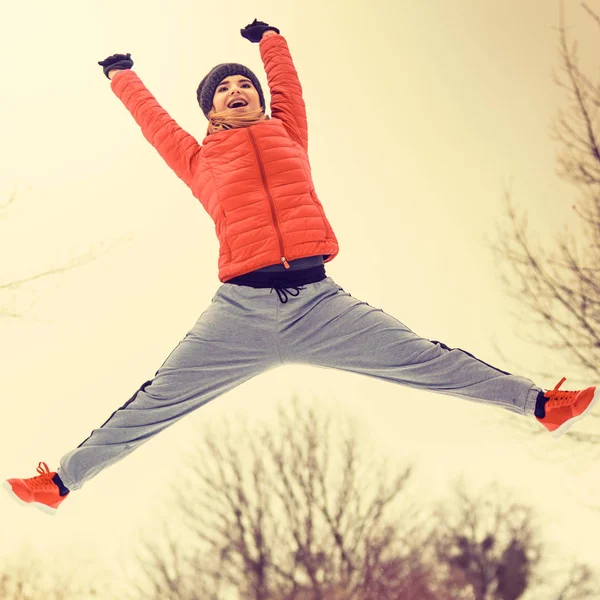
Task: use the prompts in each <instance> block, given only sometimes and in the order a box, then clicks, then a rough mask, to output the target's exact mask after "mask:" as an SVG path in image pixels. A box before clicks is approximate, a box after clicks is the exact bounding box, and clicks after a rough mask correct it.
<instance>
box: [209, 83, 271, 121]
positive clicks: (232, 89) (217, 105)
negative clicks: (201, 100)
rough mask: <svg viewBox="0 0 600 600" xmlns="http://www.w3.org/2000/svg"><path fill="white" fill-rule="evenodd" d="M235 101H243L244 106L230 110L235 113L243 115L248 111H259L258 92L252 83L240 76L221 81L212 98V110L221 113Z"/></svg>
mask: <svg viewBox="0 0 600 600" xmlns="http://www.w3.org/2000/svg"><path fill="white" fill-rule="evenodd" d="M235 100H243V101H245V102H246V106H243V107H241V108H234V109H232V110H233V111H234V112H236V113H240V114H242V113H244V112H246V111H250V110H257V109H260V99H259V97H258V92H257V91H256V88H255V87H254V85H253V84H252V82H251V81H250V80H249V79H248V78H246V77H243V76H242V75H232V76H231V77H226V78H225V79H223V81H221V83H220V84H219V85H218V86H217V89H216V90H215V95H214V97H213V108H214V110H215V111H216V112H221V111H223V110H226V109H227V108H229V107H230V104H232V103H233V102H234V101H235Z"/></svg>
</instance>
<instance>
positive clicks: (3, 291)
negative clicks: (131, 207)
mask: <svg viewBox="0 0 600 600" xmlns="http://www.w3.org/2000/svg"><path fill="white" fill-rule="evenodd" d="M15 198H16V194H15V193H14V192H13V193H12V194H11V195H10V197H9V198H8V200H7V201H6V202H4V203H3V204H0V217H5V216H6V215H7V213H8V209H9V208H10V207H11V206H12V205H13V203H14V201H15ZM122 241H124V239H122V240H118V241H116V242H114V243H111V244H109V245H106V244H99V245H98V246H97V247H95V248H92V249H90V250H88V251H87V252H86V253H85V254H82V255H80V256H77V257H75V258H74V259H72V260H71V261H70V262H68V263H67V264H65V265H62V266H60V267H53V268H50V269H46V270H43V271H40V272H38V273H35V274H34V275H26V276H24V277H20V278H19V279H14V280H11V281H4V282H3V281H2V273H1V272H0V297H1V296H4V297H5V298H7V297H8V295H9V294H13V293H15V292H16V291H17V290H19V289H21V288H23V287H25V286H27V285H29V284H32V283H34V282H35V281H38V280H40V279H43V278H45V277H49V276H51V275H57V274H59V273H65V272H67V271H71V270H72V269H75V268H77V267H81V266H83V265H86V264H88V263H90V262H91V261H93V260H96V259H97V258H99V257H100V256H101V255H103V254H105V253H106V252H108V251H109V250H111V249H112V248H114V247H115V246H116V245H117V244H119V243H121V242H122ZM30 307H31V306H30ZM23 314H24V313H23V312H22V311H18V310H17V309H16V308H10V307H9V304H8V301H6V300H5V301H3V302H1V303H0V318H1V317H22V316H23Z"/></svg>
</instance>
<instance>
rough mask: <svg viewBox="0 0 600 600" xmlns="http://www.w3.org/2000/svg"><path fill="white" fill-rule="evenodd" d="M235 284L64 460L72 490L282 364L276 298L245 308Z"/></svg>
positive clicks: (63, 468)
mask: <svg viewBox="0 0 600 600" xmlns="http://www.w3.org/2000/svg"><path fill="white" fill-rule="evenodd" d="M236 289H237V286H234V285H230V284H223V285H221V286H220V287H219V289H218V291H217V294H216V295H215V297H214V298H213V300H212V302H211V304H210V306H209V307H208V308H207V310H205V311H204V313H202V315H201V316H200V318H199V319H198V321H197V322H196V324H195V325H194V327H193V328H192V329H191V330H190V332H189V333H188V334H187V335H186V336H185V338H184V339H183V340H182V341H181V342H179V344H178V345H177V347H176V348H175V349H174V350H173V352H172V353H171V354H170V355H169V357H168V358H167V360H166V361H165V362H164V364H163V365H162V366H161V367H160V369H159V370H158V371H157V372H156V375H155V377H154V379H152V380H150V381H147V382H146V383H144V384H143V385H142V386H141V387H140V389H139V390H138V391H136V393H135V394H134V395H133V396H132V398H131V399H130V400H128V401H127V402H126V403H125V404H124V405H123V406H122V407H121V408H119V409H117V410H116V411H115V412H114V413H113V414H112V415H111V416H110V417H109V419H108V420H107V421H106V422H105V423H104V424H103V425H102V426H101V427H99V428H98V429H94V430H93V431H92V433H91V435H90V436H89V437H88V438H87V439H86V440H84V441H83V442H82V443H81V444H80V445H79V446H78V447H77V448H76V449H74V450H72V451H71V452H68V453H67V454H65V455H64V456H63V457H62V458H61V460H60V466H59V468H58V469H57V473H58V475H59V476H60V478H61V479H62V481H63V482H64V484H65V485H66V486H67V487H68V488H69V489H70V490H77V489H79V488H81V487H82V486H83V484H84V483H85V482H86V481H88V480H89V479H91V478H92V477H94V476H95V475H97V474H98V473H99V472H100V471H102V470H103V469H105V468H107V467H108V466H110V465H111V464H113V463H115V462H117V461H118V460H121V459H122V458H124V457H125V456H127V455H128V454H129V453H131V452H133V451H134V450H135V449H136V448H138V447H139V446H140V445H141V444H143V443H144V442H147V441H148V440H149V439H151V438H152V436H154V435H156V434H157V433H159V432H160V431H162V430H163V429H165V428H166V427H168V426H169V425H172V424H173V423H175V422H176V421H178V420H179V419H181V418H182V417H183V416H184V415H186V414H188V413H190V412H192V411H193V410H195V409H197V408H198V407H200V406H202V405H204V404H206V403H207V402H209V401H210V400H213V399H215V398H217V397H218V396H220V395H221V394H224V393H225V392H228V391H230V390H232V389H233V388H235V387H236V386H238V385H240V384H241V383H243V382H244V381H247V380H249V379H251V378H252V377H255V376H256V375H258V374H260V373H262V372H264V371H267V370H269V369H272V368H275V367H276V366H279V365H281V360H280V357H279V354H278V352H277V343H276V340H275V330H276V319H275V315H276V311H275V310H273V308H274V307H275V304H274V301H273V302H272V303H271V305H270V306H266V305H265V304H264V303H261V302H256V303H255V306H253V307H248V306H245V305H244V303H243V302H240V298H239V296H238V295H237V294H236ZM261 291H262V292H265V290H261ZM268 292H269V290H266V294H267V295H268Z"/></svg>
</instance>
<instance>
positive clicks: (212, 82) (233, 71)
mask: <svg viewBox="0 0 600 600" xmlns="http://www.w3.org/2000/svg"><path fill="white" fill-rule="evenodd" d="M230 75H242V76H243V77H247V78H248V79H249V80H250V81H252V83H253V84H254V87H255V88H256V91H257V92H258V97H259V99H260V105H261V107H262V108H263V109H264V108H265V97H264V96H263V91H262V87H261V86H260V81H258V78H257V77H256V75H255V74H254V73H253V72H252V71H251V70H250V69H249V68H248V67H245V66H244V65H239V64H237V63H222V64H220V65H217V66H216V67H215V68H214V69H212V70H211V71H210V73H208V75H206V77H205V78H204V79H203V80H202V81H201V82H200V85H199V86H198V91H197V92H196V95H197V97H198V104H199V105H200V108H201V109H202V112H203V113H204V116H205V117H206V118H207V119H208V113H209V112H210V110H211V109H212V106H213V98H214V95H215V90H216V89H217V87H218V86H219V84H220V83H221V81H223V79H225V77H229V76H230Z"/></svg>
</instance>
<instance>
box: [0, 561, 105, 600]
mask: <svg viewBox="0 0 600 600" xmlns="http://www.w3.org/2000/svg"><path fill="white" fill-rule="evenodd" d="M99 578H104V575H102V574H101V573H100V571H99V570H97V569H96V568H95V567H94V566H93V565H91V564H84V562H80V564H78V565H77V566H76V567H75V566H73V565H72V564H71V566H70V567H68V568H65V567H64V565H60V566H58V567H57V565H56V564H49V561H47V560H43V559H42V558H41V557H39V556H37V555H35V554H34V553H32V551H31V550H26V551H21V552H15V554H14V555H12V556H11V557H9V558H7V559H4V560H3V563H2V566H1V567H0V598H1V599H2V600H92V599H94V598H102V599H103V600H104V599H108V598H110V597H111V595H110V591H109V589H108V585H107V583H106V581H105V580H103V581H102V583H100V581H99ZM100 588H101V589H102V590H103V591H102V592H101V593H100V592H99V591H98V590H99V589H100ZM107 593H108V595H106V594H107Z"/></svg>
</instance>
